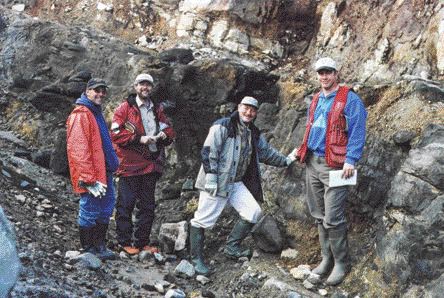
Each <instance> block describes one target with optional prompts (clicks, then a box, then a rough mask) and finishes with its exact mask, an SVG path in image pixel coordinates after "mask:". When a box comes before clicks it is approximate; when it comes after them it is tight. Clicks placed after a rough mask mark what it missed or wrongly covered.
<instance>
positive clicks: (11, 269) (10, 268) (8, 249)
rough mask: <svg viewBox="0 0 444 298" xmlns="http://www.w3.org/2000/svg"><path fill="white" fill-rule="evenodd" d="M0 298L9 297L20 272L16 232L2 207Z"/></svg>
mask: <svg viewBox="0 0 444 298" xmlns="http://www.w3.org/2000/svg"><path fill="white" fill-rule="evenodd" d="M0 243H1V253H0V297H9V292H10V290H11V289H12V287H13V286H14V284H15V282H16V280H17V277H18V274H19V271H20V262H19V259H18V256H17V249H16V238H15V232H14V230H13V228H12V226H11V225H10V223H9V221H8V219H7V218H6V215H5V214H4V213H3V209H2V208H1V207H0Z"/></svg>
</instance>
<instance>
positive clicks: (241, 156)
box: [190, 96, 295, 275]
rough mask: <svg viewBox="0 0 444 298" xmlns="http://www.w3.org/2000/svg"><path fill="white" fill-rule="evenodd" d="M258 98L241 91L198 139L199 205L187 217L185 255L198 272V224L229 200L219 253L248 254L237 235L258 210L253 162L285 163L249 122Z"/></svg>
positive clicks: (210, 221)
mask: <svg viewBox="0 0 444 298" xmlns="http://www.w3.org/2000/svg"><path fill="white" fill-rule="evenodd" d="M258 107H259V104H258V102H257V100H256V99H254V98H253V97H249V96H247V97H244V98H243V99H242V101H241V102H240V104H239V105H238V110H237V111H236V112H234V113H233V114H232V115H231V117H228V118H222V119H219V120H217V121H216V122H215V123H214V124H213V125H212V126H211V128H210V131H209V133H208V136H207V138H206V140H205V143H204V145H203V148H202V151H201V155H202V166H201V169H200V172H199V175H198V177H197V181H196V188H198V189H200V190H201V192H200V197H199V206H198V209H197V211H196V212H195V213H194V218H193V219H192V220H191V228H190V244H191V259H192V261H193V263H194V266H195V269H196V271H197V272H198V273H199V274H204V275H206V274H208V273H209V268H208V267H207V266H206V265H205V263H204V260H203V245H204V230H205V229H208V228H211V227H212V226H213V225H214V224H215V223H216V220H217V219H218V217H219V215H220V214H221V212H222V210H223V209H224V207H225V205H226V204H227V203H229V204H230V205H231V206H233V208H234V209H235V210H236V211H237V212H238V213H239V216H240V219H239V221H238V222H237V223H236V225H235V226H234V228H233V230H232V231H231V233H230V235H229V236H228V239H227V242H226V245H225V249H224V253H225V255H226V256H228V257H230V258H234V259H237V258H239V257H250V256H251V251H250V250H249V249H247V250H243V249H242V248H241V246H240V244H241V242H242V240H243V239H244V238H245V237H247V236H248V234H249V233H250V231H251V228H252V227H253V225H254V224H255V223H256V222H257V221H258V220H259V219H260V217H261V215H262V210H261V207H260V206H259V204H258V202H262V200H263V195H262V188H261V182H260V180H261V177H260V169H259V162H262V163H265V164H268V165H273V166H277V167H286V166H288V165H290V164H291V163H292V162H293V160H294V159H295V158H290V157H287V156H285V155H283V154H281V153H279V152H278V151H277V150H276V149H274V148H273V147H272V146H270V145H269V144H268V143H267V141H266V139H265V137H264V136H263V135H262V134H261V133H260V131H259V129H258V128H257V127H256V126H255V125H254V124H253V121H254V119H255V118H256V115H257V109H258Z"/></svg>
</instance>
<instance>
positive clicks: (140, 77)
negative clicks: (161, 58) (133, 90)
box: [134, 73, 154, 85]
mask: <svg viewBox="0 0 444 298" xmlns="http://www.w3.org/2000/svg"><path fill="white" fill-rule="evenodd" d="M141 82H150V84H151V85H154V79H153V77H152V76H150V75H149V74H147V73H141V74H140V75H138V76H137V77H136V79H135V80H134V85H137V84H139V83H141Z"/></svg>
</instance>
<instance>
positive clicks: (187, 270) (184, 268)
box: [174, 260, 196, 278]
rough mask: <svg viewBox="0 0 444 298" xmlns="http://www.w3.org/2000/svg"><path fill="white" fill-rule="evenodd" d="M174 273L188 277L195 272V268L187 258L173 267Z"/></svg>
mask: <svg viewBox="0 0 444 298" xmlns="http://www.w3.org/2000/svg"><path fill="white" fill-rule="evenodd" d="M174 274H176V275H178V276H185V277H189V278H190V277H193V276H194V275H195V274H196V270H195V269H194V266H193V265H192V264H191V263H190V262H188V261H187V260H182V261H180V263H179V265H177V266H176V268H174Z"/></svg>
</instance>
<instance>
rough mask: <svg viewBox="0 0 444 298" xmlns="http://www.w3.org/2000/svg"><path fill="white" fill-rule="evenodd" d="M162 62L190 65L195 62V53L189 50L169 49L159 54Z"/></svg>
mask: <svg viewBox="0 0 444 298" xmlns="http://www.w3.org/2000/svg"><path fill="white" fill-rule="evenodd" d="M159 58H160V60H162V61H164V62H177V63H180V64H188V63H190V62H191V61H193V60H194V57H193V51H192V50H189V49H179V48H175V49H169V50H166V51H163V52H161V53H160V54H159Z"/></svg>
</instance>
